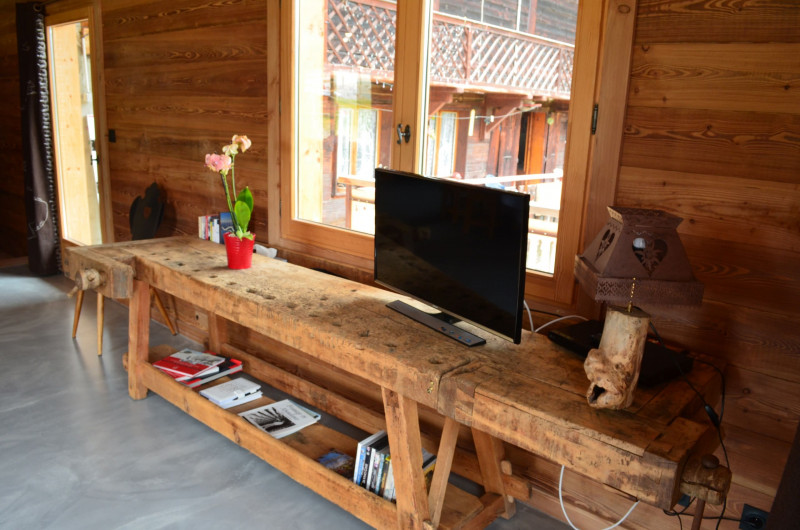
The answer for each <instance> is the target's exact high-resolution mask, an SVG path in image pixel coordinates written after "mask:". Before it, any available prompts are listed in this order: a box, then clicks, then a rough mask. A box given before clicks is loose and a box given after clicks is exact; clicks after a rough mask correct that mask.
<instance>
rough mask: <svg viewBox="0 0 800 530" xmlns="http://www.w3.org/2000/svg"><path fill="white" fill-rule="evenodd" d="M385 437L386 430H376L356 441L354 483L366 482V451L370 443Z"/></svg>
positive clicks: (361, 484)
mask: <svg viewBox="0 0 800 530" xmlns="http://www.w3.org/2000/svg"><path fill="white" fill-rule="evenodd" d="M385 437H386V431H378V432H376V433H375V434H373V435H371V436H368V437H367V438H364V439H363V440H361V441H360V442H358V446H357V447H356V461H355V474H354V475H353V482H355V483H356V484H358V485H360V486H364V485H365V484H366V481H367V471H368V466H367V464H366V461H367V451H368V449H369V447H370V446H371V445H372V444H374V443H375V442H376V441H378V440H379V439H381V438H385Z"/></svg>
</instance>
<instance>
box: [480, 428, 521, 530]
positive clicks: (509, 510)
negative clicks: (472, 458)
mask: <svg viewBox="0 0 800 530" xmlns="http://www.w3.org/2000/svg"><path fill="white" fill-rule="evenodd" d="M472 439H473V440H474V441H475V453H476V454H477V456H478V464H479V465H480V468H481V477H482V480H483V488H484V489H485V490H486V492H487V493H496V494H498V495H500V496H501V497H502V500H503V512H502V513H501V515H502V516H503V517H504V518H506V519H509V518H510V517H511V516H513V515H514V513H515V511H516V507H515V505H514V499H513V498H512V497H511V496H510V495H506V493H505V486H504V485H503V471H502V470H501V468H500V463H501V462H502V460H503V458H504V455H505V448H504V447H503V442H501V441H500V440H498V439H497V438H495V437H494V436H490V435H488V434H486V433H485V432H483V431H479V430H477V429H475V428H473V429H472Z"/></svg>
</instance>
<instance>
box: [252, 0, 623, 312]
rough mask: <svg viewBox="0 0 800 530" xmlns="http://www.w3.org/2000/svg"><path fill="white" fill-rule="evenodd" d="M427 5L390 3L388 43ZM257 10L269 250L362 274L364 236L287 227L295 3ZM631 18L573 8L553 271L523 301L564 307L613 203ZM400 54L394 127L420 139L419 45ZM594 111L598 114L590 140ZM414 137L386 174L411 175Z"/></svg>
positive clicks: (534, 281)
mask: <svg viewBox="0 0 800 530" xmlns="http://www.w3.org/2000/svg"><path fill="white" fill-rule="evenodd" d="M429 1H430V0H408V1H405V2H404V1H403V0H399V1H398V14H397V34H398V35H402V34H404V32H403V28H404V27H408V26H412V25H413V26H415V27H422V28H426V27H427V26H428V25H429V24H430V19H429V17H430V10H428V9H427V7H428V2H429ZM281 4H282V5H283V6H284V9H281ZM267 9H268V17H267V20H268V25H269V27H268V39H269V46H268V69H269V72H270V74H269V75H270V81H269V87H270V90H269V94H268V103H269V113H268V116H269V119H268V134H269V144H268V155H269V157H268V158H269V179H270V181H269V210H268V211H269V219H268V221H269V242H270V244H272V245H276V246H279V247H282V248H285V249H287V250H290V251H294V252H300V253H305V254H308V255H312V256H315V257H317V258H320V259H324V260H332V261H335V262H337V263H341V264H343V265H347V266H352V267H355V268H358V269H361V270H364V271H371V270H372V268H373V238H372V236H370V235H366V234H361V233H358V232H351V231H347V230H343V229H339V228H335V227H328V226H323V225H320V224H317V223H310V222H305V221H302V220H296V219H294V212H293V206H292V202H293V199H292V192H293V186H294V174H295V160H294V154H293V142H294V138H295V133H296V129H295V127H296V123H295V121H294V119H293V116H294V115H295V109H296V105H297V103H298V102H297V101H296V98H295V95H294V89H295V87H294V84H295V80H294V78H293V71H294V70H293V65H294V61H295V52H294V45H293V42H294V34H295V31H296V21H295V9H296V2H281V3H279V2H270V3H268V8H267ZM426 17H427V18H426ZM635 18H636V0H627V1H626V0H604V1H603V2H593V1H590V0H581V2H580V4H579V10H578V22H577V28H576V42H575V57H574V62H573V84H572V90H571V92H572V97H571V102H570V121H569V125H568V133H567V135H568V142H567V150H566V153H565V164H564V167H565V173H564V190H563V195H562V204H561V216H560V223H559V228H558V250H557V255H556V263H555V270H554V273H553V274H552V275H550V274H544V273H539V272H534V271H530V270H529V271H528V274H527V279H526V287H525V294H526V297H530V298H535V299H537V300H541V301H543V302H546V303H549V304H552V305H556V306H563V307H569V306H571V305H574V296H575V285H574V274H573V267H574V260H575V256H576V254H579V253H580V252H581V251H582V246H583V244H584V241H585V240H587V238H591V237H593V235H594V233H595V232H596V231H597V230H599V229H600V227H602V226H603V224H605V220H606V217H607V213H606V207H607V206H608V205H611V204H613V201H614V194H615V187H616V180H617V174H618V168H619V156H620V153H619V151H620V146H621V141H622V122H623V119H624V111H625V104H626V101H627V86H628V78H629V74H630V56H631V46H632V42H633V29H634V23H635ZM419 40H420V41H421V40H422V39H419ZM403 49H404V52H405V53H404V55H403V57H398V58H397V59H396V65H395V79H404V78H405V77H404V76H405V75H406V74H407V73H409V74H410V75H412V76H413V77H412V79H415V80H416V83H417V85H418V86H417V90H416V91H410V92H411V93H409V91H405V92H404V93H403V95H401V96H399V97H398V101H396V102H395V108H394V113H395V117H394V118H395V120H396V121H398V122H399V123H403V124H405V123H408V124H409V125H410V126H411V130H412V131H421V130H422V126H423V124H424V122H425V120H426V119H427V115H426V112H425V106H426V102H425V101H424V99H425V98H426V95H425V94H424V92H423V91H422V90H421V87H422V86H424V78H425V75H426V68H425V65H426V64H427V57H425V50H424V45H423V43H421V42H407V43H405V46H404V48H403ZM281 58H284V59H288V60H283V61H282V60H281ZM596 105H599V107H600V108H602V109H603V110H602V111H601V113H600V114H599V115H598V116H599V117H598V119H597V122H596V123H595V124H594V125H595V127H594V129H595V131H596V133H593V132H592V129H593V123H592V121H593V116H594V115H595V112H594V109H595V106H596ZM422 137H423V135H421V134H418V135H416V138H417V141H416V142H411V144H408V146H407V147H408V148H406V146H403V149H402V150H401V149H400V148H395V147H393V152H392V160H393V166H394V167H396V168H398V169H402V170H406V171H414V167H415V166H416V164H417V163H418V161H419V160H420V156H421V152H422V142H421V141H420V139H421V138H422ZM393 143H394V142H393Z"/></svg>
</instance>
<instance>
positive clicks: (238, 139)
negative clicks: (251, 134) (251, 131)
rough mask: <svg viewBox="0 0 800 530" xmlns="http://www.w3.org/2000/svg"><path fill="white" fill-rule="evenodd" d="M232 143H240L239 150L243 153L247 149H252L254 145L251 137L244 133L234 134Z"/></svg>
mask: <svg viewBox="0 0 800 530" xmlns="http://www.w3.org/2000/svg"><path fill="white" fill-rule="evenodd" d="M231 144H233V145H236V144H238V145H239V150H240V151H241V152H242V153H244V152H245V151H247V150H248V149H250V146H251V145H252V142H251V141H250V139H249V138H248V137H247V136H245V135H242V134H234V135H233V138H231Z"/></svg>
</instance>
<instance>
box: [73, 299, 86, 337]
mask: <svg viewBox="0 0 800 530" xmlns="http://www.w3.org/2000/svg"><path fill="white" fill-rule="evenodd" d="M83 293H84V291H82V290H81V291H78V293H77V296H76V297H75V316H74V317H72V338H73V339H74V338H75V335H76V334H77V332H78V321H79V320H80V319H81V308H82V307H83Z"/></svg>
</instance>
